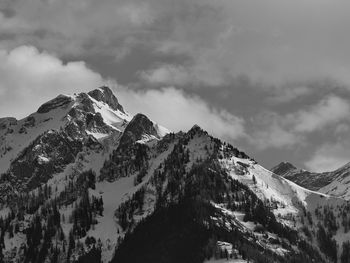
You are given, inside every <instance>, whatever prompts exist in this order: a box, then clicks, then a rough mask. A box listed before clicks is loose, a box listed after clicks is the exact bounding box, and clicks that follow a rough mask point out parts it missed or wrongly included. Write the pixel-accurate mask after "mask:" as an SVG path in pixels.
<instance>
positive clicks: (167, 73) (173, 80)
mask: <svg viewBox="0 0 350 263" xmlns="http://www.w3.org/2000/svg"><path fill="white" fill-rule="evenodd" d="M139 76H140V77H141V79H143V80H145V81H146V82H149V83H151V84H160V85H164V84H166V85H178V86H184V85H187V84H189V83H191V82H194V79H195V76H191V75H190V74H189V72H188V71H187V70H186V68H185V67H183V66H176V65H169V64H166V65H161V66H159V67H157V68H154V69H149V70H146V71H142V72H140V74H139Z"/></svg>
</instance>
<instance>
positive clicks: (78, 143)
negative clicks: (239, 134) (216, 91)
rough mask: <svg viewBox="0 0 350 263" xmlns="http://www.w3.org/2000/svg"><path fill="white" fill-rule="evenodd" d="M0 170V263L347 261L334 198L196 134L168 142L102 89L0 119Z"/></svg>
mask: <svg viewBox="0 0 350 263" xmlns="http://www.w3.org/2000/svg"><path fill="white" fill-rule="evenodd" d="M0 167H1V179H0V189H1V191H0V194H1V199H0V230H1V234H0V262H93V263H99V262H118V263H120V262H131V263H132V262H167V263H171V262H174V263H175V262H176V263H178V262H183V263H186V262H191V263H196V262H198V263H199V262H222V261H223V260H224V259H225V261H226V260H228V259H229V260H230V262H336V261H337V260H338V259H340V258H346V257H347V255H348V254H347V253H348V252H350V245H349V246H348V243H346V242H345V241H346V240H349V239H350V233H349V232H348V229H349V226H350V216H348V213H347V211H349V209H350V207H349V206H348V202H347V201H346V200H345V199H344V198H339V197H334V196H331V195H328V194H325V193H320V192H316V191H312V190H308V189H306V188H303V187H302V186H299V185H298V184H296V183H294V182H292V181H290V180H288V179H287V178H284V177H282V176H279V175H277V174H276V173H274V172H271V171H269V170H267V169H265V168H264V167H262V166H261V165H259V164H258V163H257V162H256V161H255V160H254V159H253V158H251V157H249V156H248V155H247V154H246V153H244V152H242V151H240V150H239V149H237V148H235V147H234V146H232V145H230V144H228V143H226V142H223V141H221V140H220V139H218V138H215V137H213V136H211V135H209V134H208V133H207V132H206V131H204V130H203V129H201V128H200V127H199V126H198V125H194V126H193V127H192V128H191V129H190V130H189V131H186V132H182V131H181V132H177V133H173V132H171V131H169V130H167V129H166V128H164V127H162V126H161V125H159V124H157V123H156V122H154V121H152V120H150V119H149V118H148V117H147V116H146V115H144V114H142V113H138V114H136V115H134V116H132V115H131V114H129V113H128V112H127V111H126V110H125V109H124V107H123V106H122V105H121V104H120V103H119V101H118V99H117V97H116V96H115V95H114V94H113V92H112V91H111V90H110V89H109V88H108V87H101V88H98V89H95V90H93V91H90V92H87V93H85V92H82V93H79V94H74V95H59V96H58V97H56V98H54V99H53V100H51V101H48V102H47V103H44V104H43V105H41V106H40V107H39V109H38V111H37V112H35V113H33V114H30V115H29V116H28V117H26V118H24V119H21V120H16V119H15V118H3V119H0ZM295 169H296V168H295V167H292V165H290V164H285V165H284V166H281V167H280V168H279V169H278V171H280V172H281V173H289V172H291V171H294V170H295ZM340 177H341V176H340V174H339V178H340ZM343 244H344V245H343Z"/></svg>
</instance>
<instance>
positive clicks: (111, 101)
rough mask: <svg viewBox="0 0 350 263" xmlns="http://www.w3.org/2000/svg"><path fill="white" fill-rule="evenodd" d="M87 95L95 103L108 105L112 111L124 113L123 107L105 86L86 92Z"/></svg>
mask: <svg viewBox="0 0 350 263" xmlns="http://www.w3.org/2000/svg"><path fill="white" fill-rule="evenodd" d="M88 95H90V96H91V97H92V98H94V99H95V100H97V101H100V102H104V103H106V104H108V105H109V106H110V107H111V108H112V109H114V110H119V111H121V112H123V113H125V112H124V109H123V106H122V105H121V104H119V102H118V99H117V98H116V97H115V96H114V94H113V92H112V90H111V89H110V88H108V87H107V86H103V87H101V88H98V89H95V90H92V91H90V92H88Z"/></svg>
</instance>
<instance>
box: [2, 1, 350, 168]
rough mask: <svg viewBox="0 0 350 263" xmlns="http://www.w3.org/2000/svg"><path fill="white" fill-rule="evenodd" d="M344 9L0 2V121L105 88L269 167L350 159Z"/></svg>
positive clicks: (288, 4) (131, 106)
mask: <svg viewBox="0 0 350 263" xmlns="http://www.w3.org/2000/svg"><path fill="white" fill-rule="evenodd" d="M349 25H350V1H348V0H332V1H331V0H293V1H290V0H288V1H287V0H263V1H261V0H249V1H247V0H234V1H232V0H215V1H209V0H142V1H141V0H99V1H96V0H95V1H94V0H74V1H72V0H1V1H0V115H1V116H15V117H17V118H21V117H24V116H26V115H28V114H29V113H31V112H33V111H35V110H36V109H37V108H38V107H39V106H40V104H41V103H43V102H45V101H47V100H48V99H51V98H53V97H55V96H56V95H58V94H60V93H73V92H79V91H87V90H91V89H93V88H95V87H97V86H100V85H109V86H110V87H112V88H113V89H114V91H115V93H116V95H117V97H118V98H119V100H120V101H121V103H122V104H123V105H124V107H125V108H126V109H127V110H128V111H129V112H131V113H136V112H144V113H146V114H147V115H149V116H150V118H152V119H153V120H155V121H157V122H159V123H161V124H163V125H164V126H166V127H168V128H170V129H172V130H174V131H176V130H179V129H182V130H186V129H189V128H190V127H191V126H192V125H193V124H195V123H197V124H199V125H200V126H202V127H203V128H204V129H206V130H208V131H209V132H210V133H212V134H213V135H215V136H218V137H220V138H222V139H224V140H227V141H229V142H231V143H233V144H234V145H235V146H238V147H239V148H241V149H243V150H245V151H246V152H247V153H248V154H249V155H250V156H252V157H253V158H255V159H256V160H257V161H259V162H261V163H262V164H263V165H265V166H266V167H267V168H271V166H273V165H275V164H277V163H279V162H280V161H285V160H287V161H290V162H292V163H294V164H295V165H297V166H298V167H301V168H305V169H309V170H312V171H327V170H332V169H335V168H338V167H340V166H341V165H343V164H345V163H347V162H349V161H350V132H349V130H350V126H349V125H350V114H349V113H350V100H349V99H350V70H349V69H350V51H349V47H350V27H349Z"/></svg>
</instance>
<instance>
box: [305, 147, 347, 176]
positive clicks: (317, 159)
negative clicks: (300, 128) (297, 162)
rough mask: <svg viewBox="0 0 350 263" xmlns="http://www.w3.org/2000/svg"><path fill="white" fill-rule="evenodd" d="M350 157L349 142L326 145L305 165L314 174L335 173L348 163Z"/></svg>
mask: <svg viewBox="0 0 350 263" xmlns="http://www.w3.org/2000/svg"><path fill="white" fill-rule="evenodd" d="M349 156H350V143H349V141H348V140H345V141H338V142H336V143H326V144H324V145H322V146H321V147H320V148H319V149H317V150H316V152H315V153H314V155H313V156H312V157H311V158H310V159H309V160H308V161H307V162H305V165H306V167H307V168H308V169H310V171H313V172H325V171H334V170H336V169H338V168H340V167H341V166H342V165H344V164H346V163H348V162H349V161H350V158H349Z"/></svg>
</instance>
